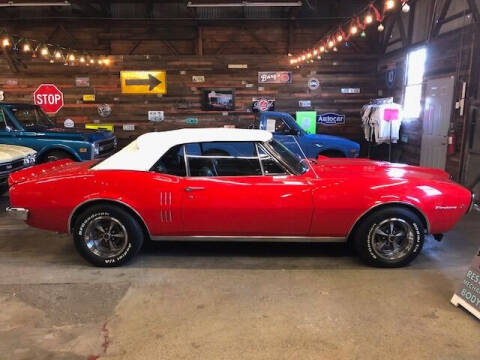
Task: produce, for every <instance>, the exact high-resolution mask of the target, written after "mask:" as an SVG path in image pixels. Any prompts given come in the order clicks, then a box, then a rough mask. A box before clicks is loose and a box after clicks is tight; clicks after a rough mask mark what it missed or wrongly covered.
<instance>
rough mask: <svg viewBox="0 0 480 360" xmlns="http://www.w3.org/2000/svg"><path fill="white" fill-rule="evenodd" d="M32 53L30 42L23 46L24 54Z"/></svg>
mask: <svg viewBox="0 0 480 360" xmlns="http://www.w3.org/2000/svg"><path fill="white" fill-rule="evenodd" d="M30 51H32V47H31V46H30V44H29V43H28V42H26V43H25V44H23V52H26V53H28V52H30Z"/></svg>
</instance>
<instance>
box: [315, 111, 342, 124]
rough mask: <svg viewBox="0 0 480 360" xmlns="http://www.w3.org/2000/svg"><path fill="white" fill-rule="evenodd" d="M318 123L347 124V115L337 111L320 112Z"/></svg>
mask: <svg viewBox="0 0 480 360" xmlns="http://www.w3.org/2000/svg"><path fill="white" fill-rule="evenodd" d="M317 124H320V125H326V126H334V125H345V115H344V114H336V113H325V114H319V115H318V117H317Z"/></svg>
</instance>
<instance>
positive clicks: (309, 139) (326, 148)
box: [254, 111, 360, 159]
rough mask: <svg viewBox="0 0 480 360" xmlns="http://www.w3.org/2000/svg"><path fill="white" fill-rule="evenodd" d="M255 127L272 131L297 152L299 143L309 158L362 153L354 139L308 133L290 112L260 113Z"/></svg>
mask: <svg viewBox="0 0 480 360" xmlns="http://www.w3.org/2000/svg"><path fill="white" fill-rule="evenodd" d="M254 127H255V128H257V129H260V130H267V131H270V132H272V133H273V136H274V138H275V139H277V140H278V141H280V142H282V143H283V144H285V145H286V146H287V147H288V148H290V149H291V150H293V151H295V152H298V151H299V150H298V146H297V145H296V143H298V145H300V147H301V148H302V151H303V152H304V154H305V155H306V156H307V158H312V159H314V158H316V157H317V156H318V155H323V156H328V157H350V158H352V157H358V155H359V153H360V145H359V144H358V143H356V142H354V141H351V140H348V139H345V138H342V137H338V136H331V135H323V134H307V133H306V132H305V130H303V129H302V128H301V127H300V125H298V124H297V122H296V121H295V120H294V119H293V117H292V116H291V115H290V114H287V113H283V112H276V111H265V112H261V113H259V116H258V119H257V120H256V123H255V125H254ZM295 142H296V143H295ZM299 155H301V154H299Z"/></svg>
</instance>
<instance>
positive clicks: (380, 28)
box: [378, 24, 385, 32]
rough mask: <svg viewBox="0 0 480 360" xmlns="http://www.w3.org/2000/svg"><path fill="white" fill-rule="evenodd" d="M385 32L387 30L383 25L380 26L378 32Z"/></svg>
mask: <svg viewBox="0 0 480 360" xmlns="http://www.w3.org/2000/svg"><path fill="white" fill-rule="evenodd" d="M383 30H385V26H383V24H380V25H378V31H380V32H382V31H383Z"/></svg>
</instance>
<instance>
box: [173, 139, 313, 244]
mask: <svg viewBox="0 0 480 360" xmlns="http://www.w3.org/2000/svg"><path fill="white" fill-rule="evenodd" d="M185 149H186V159H187V169H188V173H187V177H186V178H185V180H184V182H183V185H184V199H183V201H182V206H183V224H184V225H183V227H184V231H185V234H186V235H190V236H266V237H276V236H280V237H281V236H285V237H290V236H307V235H308V232H309V228H310V221H311V217H312V185H311V183H310V181H309V178H308V177H307V176H297V175H293V174H289V173H288V172H287V171H286V170H285V169H284V168H282V167H281V166H280V164H278V163H276V162H275V161H274V159H273V158H271V157H269V156H268V154H259V152H258V150H257V145H256V144H255V143H253V142H215V143H197V144H187V145H186V147H185ZM260 158H261V160H260Z"/></svg>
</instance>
